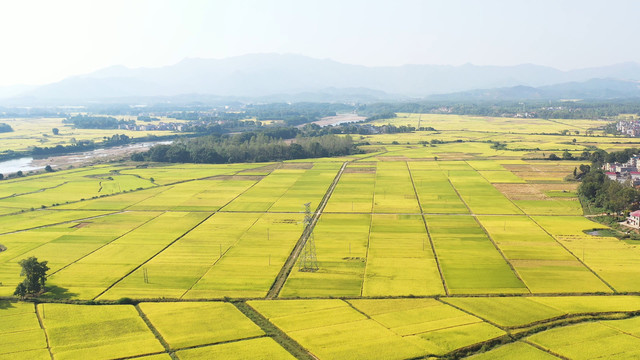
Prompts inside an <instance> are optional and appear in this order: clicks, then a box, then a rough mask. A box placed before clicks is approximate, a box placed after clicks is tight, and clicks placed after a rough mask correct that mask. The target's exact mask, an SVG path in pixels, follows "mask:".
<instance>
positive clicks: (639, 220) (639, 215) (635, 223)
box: [625, 210, 640, 229]
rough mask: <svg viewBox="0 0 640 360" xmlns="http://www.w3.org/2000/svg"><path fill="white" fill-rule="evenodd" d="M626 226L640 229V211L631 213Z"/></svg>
mask: <svg viewBox="0 0 640 360" xmlns="http://www.w3.org/2000/svg"><path fill="white" fill-rule="evenodd" d="M625 225H627V226H629V227H633V228H636V229H640V210H636V211H633V212H631V213H629V217H628V218H627V221H626V222H625Z"/></svg>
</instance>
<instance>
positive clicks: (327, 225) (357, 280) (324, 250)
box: [280, 213, 371, 297]
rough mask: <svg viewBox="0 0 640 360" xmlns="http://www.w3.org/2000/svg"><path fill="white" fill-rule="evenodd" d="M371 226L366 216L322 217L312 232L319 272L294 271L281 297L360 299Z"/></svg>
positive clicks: (338, 215)
mask: <svg viewBox="0 0 640 360" xmlns="http://www.w3.org/2000/svg"><path fill="white" fill-rule="evenodd" d="M370 224H371V215H369V214H327V213H325V214H323V215H322V216H321V217H320V220H319V222H318V224H317V225H316V227H315V229H314V237H315V244H316V251H317V256H318V262H319V266H320V269H319V270H318V271H316V272H306V271H298V268H297V267H296V268H294V269H293V271H292V272H291V274H290V275H289V277H288V279H287V282H286V284H285V287H284V288H283V290H282V292H281V294H280V296H281V297H294V296H300V297H304V296H310V297H312V296H360V293H361V291H362V282H363V279H364V269H365V262H366V258H367V246H368V245H367V244H368V240H369V226H370Z"/></svg>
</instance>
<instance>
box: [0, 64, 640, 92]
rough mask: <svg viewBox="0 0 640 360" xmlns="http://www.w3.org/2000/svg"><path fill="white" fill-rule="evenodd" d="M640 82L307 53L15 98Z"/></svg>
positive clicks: (611, 69) (119, 72)
mask: <svg viewBox="0 0 640 360" xmlns="http://www.w3.org/2000/svg"><path fill="white" fill-rule="evenodd" d="M638 80H640V64H638V63H621V64H616V65H611V66H605V67H597V68H588V69H580V70H571V71H561V70H558V69H554V68H551V67H545V66H538V65H530V64H525V65H517V66H476V65H471V64H465V65H462V66H445V65H404V66H397V67H366V66H360V65H349V64H343V63H339V62H336V61H333V60H321V59H314V58H309V57H305V56H300V55H278V54H253V55H244V56H238V57H230V58H225V59H219V60H217V59H185V60H183V61H181V62H179V63H177V64H175V65H171V66H166V67H160V68H136V69H131V68H126V67H124V66H114V67H109V68H105V69H102V70H99V71H96V72H94V73H90V74H86V75H82V76H74V77H70V78H67V79H64V80H62V81H59V82H56V83H52V84H48V85H44V86H40V87H37V88H35V89H26V91H21V92H20V93H19V95H17V96H16V97H14V98H13V99H12V100H11V101H14V102H25V101H35V102H37V101H62V100H66V101H90V100H105V99H124V98H140V97H173V96H178V95H184V94H199V95H210V96H219V97H226V98H238V99H253V100H254V101H255V100H258V101H259V100H264V101H337V99H346V100H353V101H379V100H401V99H409V98H426V97H430V96H433V95H435V94H451V95H446V96H433V97H432V98H434V99H475V100H478V99H487V100H490V99H536V98H625V97H627V98H628V97H636V96H640V91H639V90H638V84H637V83H636V82H634V81H638ZM583 82H584V83H583ZM560 84H562V85H560ZM478 89H491V90H478ZM8 94H11V92H10V91H5V92H4V96H5V97H6V96H7V95H8ZM13 94H16V91H14V92H13ZM2 95H3V92H0V96H2ZM7 101H8V100H7V99H5V100H4V102H5V103H6V102H7Z"/></svg>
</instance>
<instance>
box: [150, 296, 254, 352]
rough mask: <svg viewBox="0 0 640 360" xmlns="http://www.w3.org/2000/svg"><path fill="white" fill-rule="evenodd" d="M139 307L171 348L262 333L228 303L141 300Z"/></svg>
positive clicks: (236, 338)
mask: <svg viewBox="0 0 640 360" xmlns="http://www.w3.org/2000/svg"><path fill="white" fill-rule="evenodd" d="M139 306H140V309H141V310H142V312H143V313H144V314H145V315H146V316H147V318H148V319H149V321H150V322H151V324H152V325H153V327H154V328H156V330H158V332H159V333H160V335H162V338H163V339H165V340H166V341H167V343H168V344H169V347H170V348H171V349H173V350H176V349H181V348H185V347H192V346H196V345H205V344H215V343H221V342H227V341H232V340H240V339H246V338H251V337H256V336H261V335H264V332H263V331H262V330H261V329H260V328H259V327H258V326H257V325H256V324H254V323H253V322H252V321H251V320H249V319H248V318H247V317H245V316H244V315H243V314H242V313H241V312H240V311H239V310H238V309H236V307H235V306H233V305H231V304H230V303H223V302H184V303H141V304H140V305H139Z"/></svg>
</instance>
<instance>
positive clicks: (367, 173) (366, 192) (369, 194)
mask: <svg viewBox="0 0 640 360" xmlns="http://www.w3.org/2000/svg"><path fill="white" fill-rule="evenodd" d="M356 164H357V165H356ZM356 164H349V165H348V166H347V168H346V169H345V171H344V172H343V174H342V176H341V177H340V181H339V182H338V185H337V186H336V188H335V190H334V191H333V194H332V195H331V198H330V199H329V202H328V203H327V206H326V207H325V209H324V211H325V212H327V213H333V212H366V213H370V212H372V210H373V191H374V188H375V181H376V163H367V164H366V166H361V165H359V164H358V163H356Z"/></svg>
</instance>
